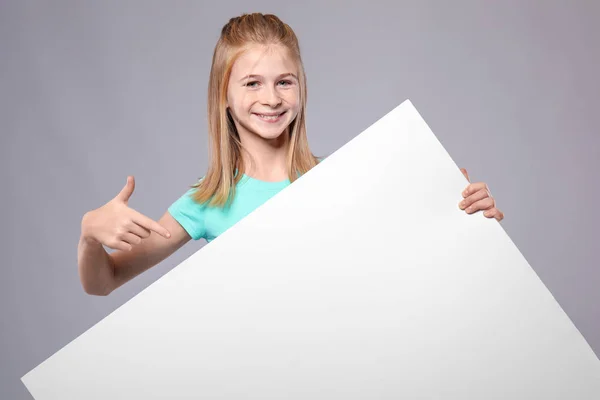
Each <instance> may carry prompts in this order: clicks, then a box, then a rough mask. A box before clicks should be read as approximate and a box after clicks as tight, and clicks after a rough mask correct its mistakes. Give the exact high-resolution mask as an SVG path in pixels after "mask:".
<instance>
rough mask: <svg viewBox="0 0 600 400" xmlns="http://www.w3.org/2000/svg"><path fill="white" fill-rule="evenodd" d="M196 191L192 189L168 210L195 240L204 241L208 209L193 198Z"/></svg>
mask: <svg viewBox="0 0 600 400" xmlns="http://www.w3.org/2000/svg"><path fill="white" fill-rule="evenodd" d="M195 190H196V189H195V188H191V189H189V190H188V191H187V192H185V193H184V194H183V195H182V196H181V197H180V198H178V199H177V200H176V201H175V202H173V204H171V206H170V207H169V208H168V211H169V214H171V216H172V217H173V218H174V219H175V220H176V221H177V222H179V224H180V225H181V226H182V227H183V229H185V230H186V231H187V233H188V234H189V235H190V236H191V237H192V239H194V240H199V239H202V238H203V237H204V235H205V232H206V229H205V224H204V216H205V211H206V207H205V206H203V205H202V204H198V203H196V202H195V201H194V199H193V198H192V194H193V193H194V191H195Z"/></svg>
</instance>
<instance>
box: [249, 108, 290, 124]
mask: <svg viewBox="0 0 600 400" xmlns="http://www.w3.org/2000/svg"><path fill="white" fill-rule="evenodd" d="M285 113H286V111H284V112H282V113H279V114H256V113H254V115H256V116H257V117H258V118H260V119H261V120H263V121H266V122H277V121H279V120H280V119H281V116H282V115H284V114H285Z"/></svg>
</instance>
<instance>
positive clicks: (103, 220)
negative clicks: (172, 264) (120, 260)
mask: <svg viewBox="0 0 600 400" xmlns="http://www.w3.org/2000/svg"><path fill="white" fill-rule="evenodd" d="M134 189H135V180H134V178H133V176H128V177H127V184H126V185H125V187H124V188H123V189H122V190H121V192H119V194H118V195H117V196H116V197H115V198H113V199H112V200H111V201H109V202H108V203H106V204H105V205H103V206H102V207H100V208H97V209H95V210H92V211H89V212H87V213H86V214H85V215H84V216H83V218H82V221H81V235H82V237H83V238H84V239H85V240H93V241H96V242H98V243H100V244H103V245H105V246H107V247H109V248H111V249H114V250H124V251H130V250H131V249H132V248H133V246H134V245H136V244H139V243H141V241H142V239H144V238H147V237H149V236H150V232H151V231H154V232H156V233H158V234H159V235H161V236H163V237H165V238H169V237H171V234H170V233H169V231H168V230H167V229H166V228H164V227H163V226H161V225H160V224H159V223H158V222H156V221H154V220H152V219H150V218H148V217H146V216H145V215H143V214H141V213H139V212H137V211H135V210H134V209H132V208H129V207H128V203H129V198H130V197H131V195H132V194H133V190H134Z"/></svg>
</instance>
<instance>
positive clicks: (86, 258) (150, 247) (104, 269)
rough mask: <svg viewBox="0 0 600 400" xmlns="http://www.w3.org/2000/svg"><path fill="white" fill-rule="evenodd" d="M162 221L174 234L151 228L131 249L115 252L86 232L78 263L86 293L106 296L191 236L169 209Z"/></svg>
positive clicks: (82, 237)
mask: <svg viewBox="0 0 600 400" xmlns="http://www.w3.org/2000/svg"><path fill="white" fill-rule="evenodd" d="M85 218H86V216H84V219H85ZM158 223H159V224H160V225H161V226H163V227H164V228H166V229H167V230H168V231H169V232H170V233H171V237H170V238H165V237H163V236H161V235H159V234H157V233H156V232H154V231H150V236H148V237H147V238H144V239H142V241H141V243H139V244H136V245H135V246H133V247H132V249H131V250H129V251H126V250H116V251H114V252H113V253H111V254H108V253H107V252H106V250H104V247H103V246H102V245H101V244H100V243H99V242H97V241H95V240H94V239H91V238H88V237H86V236H85V235H83V234H82V235H81V237H80V239H79V245H78V266H79V277H80V280H81V284H82V286H83V288H84V290H85V292H86V293H88V294H91V295H97V296H106V295H108V294H110V293H111V292H113V291H114V290H115V289H117V288H118V287H120V286H122V285H123V284H125V283H126V282H128V281H130V280H131V279H133V278H134V277H136V276H138V275H140V274H141V273H143V272H144V271H146V270H148V269H150V268H151V267H153V266H155V265H157V264H159V263H160V262H162V261H163V260H165V259H166V258H168V257H169V256H170V255H171V254H173V253H174V252H175V251H177V250H178V249H179V248H181V247H182V246H183V245H184V244H186V243H187V242H188V241H189V240H190V239H191V237H190V235H189V234H188V233H187V232H186V231H185V229H183V227H182V226H181V225H180V224H179V223H178V222H177V221H176V220H175V219H174V218H173V217H172V216H171V214H170V213H169V212H168V211H167V212H165V213H164V214H163V216H162V217H161V219H160V220H159V221H158Z"/></svg>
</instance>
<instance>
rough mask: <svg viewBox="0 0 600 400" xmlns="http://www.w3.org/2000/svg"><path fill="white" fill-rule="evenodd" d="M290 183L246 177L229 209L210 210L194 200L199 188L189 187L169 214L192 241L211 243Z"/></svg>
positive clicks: (237, 187) (213, 208) (170, 208)
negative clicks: (193, 195)
mask: <svg viewBox="0 0 600 400" xmlns="http://www.w3.org/2000/svg"><path fill="white" fill-rule="evenodd" d="M289 184H290V180H289V179H286V180H284V181H279V182H266V181H261V180H258V179H254V178H251V177H249V176H247V175H246V174H244V175H243V176H242V179H240V181H239V182H238V183H237V185H236V194H235V196H234V198H233V200H232V201H231V203H230V205H229V206H227V207H209V206H207V205H203V204H198V203H196V202H195V201H194V200H193V199H192V198H191V195H192V194H193V193H194V191H195V190H196V189H195V188H190V189H189V190H188V191H187V192H186V193H184V194H183V195H182V196H181V197H180V198H179V199H177V200H176V201H175V202H174V203H173V204H171V206H170V207H169V208H168V211H169V213H170V214H171V215H172V216H173V218H175V220H176V221H177V222H179V224H180V225H181V226H182V227H183V228H184V229H185V230H186V231H187V233H189V235H190V236H191V237H192V239H194V240H198V239H206V241H207V242H210V241H212V240H213V239H215V238H216V237H217V236H219V235H220V234H222V233H223V232H225V231H226V230H227V229H229V228H230V227H232V226H233V225H234V224H235V223H237V222H238V221H240V220H241V219H242V218H244V217H245V216H247V215H248V214H250V213H251V212H252V211H254V210H255V209H256V208H258V207H259V206H260V205H262V204H264V203H265V202H266V201H267V200H269V199H270V198H271V197H273V196H274V195H276V194H277V193H279V192H280V191H281V190H283V189H284V188H285V187H287V186H288V185H289Z"/></svg>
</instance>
